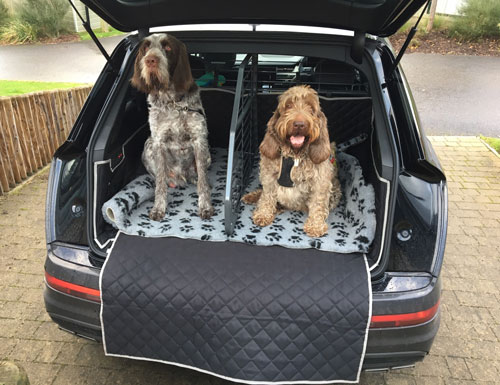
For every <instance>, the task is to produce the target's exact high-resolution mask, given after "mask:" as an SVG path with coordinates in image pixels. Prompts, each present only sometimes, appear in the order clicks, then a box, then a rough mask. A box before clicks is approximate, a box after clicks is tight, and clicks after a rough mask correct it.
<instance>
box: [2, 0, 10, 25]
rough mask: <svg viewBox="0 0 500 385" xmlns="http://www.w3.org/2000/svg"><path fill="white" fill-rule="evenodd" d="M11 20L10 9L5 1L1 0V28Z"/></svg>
mask: <svg viewBox="0 0 500 385" xmlns="http://www.w3.org/2000/svg"><path fill="white" fill-rule="evenodd" d="M9 19H10V13H9V8H7V6H6V5H5V3H4V2H3V0H0V27H3V26H4V25H5V24H7V22H8V21H9Z"/></svg>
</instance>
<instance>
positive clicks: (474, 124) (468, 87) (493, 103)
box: [0, 36, 500, 137]
mask: <svg viewBox="0 0 500 385" xmlns="http://www.w3.org/2000/svg"><path fill="white" fill-rule="evenodd" d="M122 38H123V36H114V37H109V38H104V39H101V42H102V44H103V45H104V47H105V48H106V49H107V51H108V53H111V52H112V50H113V49H114V47H115V46H116V45H117V44H118V43H119V42H120V40H121V39H122ZM104 64H105V59H104V57H103V56H102V55H101V53H100V51H99V50H98V49H97V47H96V46H95V44H94V43H93V42H92V41H84V42H77V43H63V44H54V45H21V46H0V79H5V80H33V81H36V80H38V81H62V82H77V83H94V82H95V81H96V79H97V77H98V75H99V73H100V71H101V70H102V68H103V66H104ZM402 65H403V68H404V71H405V73H406V76H407V78H408V81H409V84H410V87H411V89H412V92H413V96H414V98H415V100H416V104H417V110H418V111H419V115H420V120H421V122H422V126H423V128H424V129H425V131H426V133H427V134H429V135H479V134H482V135H485V136H494V137H500V107H499V101H500V57H487V56H454V55H438V54H421V53H412V54H406V55H405V56H403V60H402Z"/></svg>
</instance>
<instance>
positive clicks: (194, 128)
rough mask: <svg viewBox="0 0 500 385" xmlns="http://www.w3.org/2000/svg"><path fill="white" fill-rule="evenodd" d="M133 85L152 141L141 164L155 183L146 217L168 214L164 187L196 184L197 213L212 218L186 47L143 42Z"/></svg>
mask: <svg viewBox="0 0 500 385" xmlns="http://www.w3.org/2000/svg"><path fill="white" fill-rule="evenodd" d="M131 82H132V85H133V86H134V87H136V88H137V89H138V90H139V91H142V92H144V93H146V94H148V103H149V127H150V129H151V136H150V137H149V138H148V139H147V140H146V143H145V144H144V151H143V153H142V162H143V163H144V166H145V167H146V169H147V170H148V172H149V173H150V174H151V175H152V176H153V177H154V178H155V182H156V187H155V202H154V206H153V208H152V209H151V211H150V212H149V217H150V218H151V219H153V220H156V221H160V220H161V219H162V218H163V217H164V216H165V212H166V210H167V186H169V187H172V188H173V187H176V186H183V185H185V184H186V183H197V187H198V213H199V215H200V217H201V218H203V219H207V218H210V217H211V216H212V215H213V211H214V210H213V207H212V203H211V198H210V185H209V184H208V179H207V169H208V166H209V165H210V161H211V159H210V151H209V147H208V139H207V137H208V131H207V123H206V119H205V111H204V110H203V106H202V104H201V99H200V92H199V90H198V86H197V85H196V84H195V83H194V81H193V77H192V75H191V67H190V65H189V58H188V55H187V51H186V46H185V45H184V44H183V43H182V42H180V41H179V40H177V39H176V38H175V37H173V36H171V35H167V34H164V33H162V34H154V35H151V36H148V37H146V38H145V39H144V40H143V41H142V43H141V46H140V47H139V51H138V53H137V58H136V60H135V69H134V75H133V77H132V80H131Z"/></svg>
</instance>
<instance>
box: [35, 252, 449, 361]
mask: <svg viewBox="0 0 500 385" xmlns="http://www.w3.org/2000/svg"><path fill="white" fill-rule="evenodd" d="M55 252H56V253H59V252H60V250H59V251H58V250H57V249H56V250H55ZM82 253H83V251H81V252H79V253H78V255H67V254H66V255H64V256H63V258H65V259H62V258H59V257H58V256H56V255H55V254H54V252H52V251H49V253H48V255H47V259H46V263H45V270H46V272H47V273H49V274H50V275H52V276H54V277H57V278H59V279H61V280H64V281H67V282H72V283H74V284H77V285H82V286H86V287H91V288H96V289H98V288H99V272H100V268H99V267H97V266H95V267H94V266H91V264H89V263H88V262H87V265H83V264H81V262H83V260H82V259H81V258H82ZM87 260H88V257H87ZM79 262H80V263H79ZM405 281H407V283H408V285H406V286H407V287H412V281H415V282H418V285H414V286H415V287H418V288H416V289H414V290H405V291H391V290H387V287H385V289H384V291H380V290H379V291H377V289H380V285H374V291H373V310H372V313H373V314H374V315H377V314H401V313H411V312H416V311H421V310H425V309H428V308H430V307H432V306H433V305H434V304H435V303H436V302H437V301H438V300H439V298H440V292H441V285H440V280H439V279H436V278H430V277H429V279H428V281H427V284H425V286H423V287H422V282H423V280H422V275H417V276H415V278H414V279H413V278H412V276H411V275H406V276H405ZM44 299H45V307H46V309H47V312H48V313H49V315H50V317H51V318H52V320H53V321H54V322H56V323H57V324H58V325H59V326H60V327H61V328H62V329H64V330H66V331H69V332H71V333H74V334H76V335H78V336H81V337H85V338H90V339H93V340H96V341H98V342H100V341H101V340H102V335H101V326H100V316H99V314H100V304H99V303H97V302H93V301H89V300H85V299H81V298H78V297H74V296H71V295H68V294H65V293H62V292H60V291H56V290H54V289H52V288H51V287H49V286H47V285H46V287H45V290H44ZM439 321H440V313H439V311H438V313H437V314H436V315H435V316H434V317H433V318H432V319H431V320H429V321H427V322H425V323H423V324H418V325H414V326H407V327H394V328H379V329H373V328H371V329H370V332H369V334H368V344H367V349H366V356H365V360H364V364H363V369H364V370H385V369H396V368H398V367H405V366H411V365H413V364H414V363H415V362H417V361H420V360H422V359H423V358H424V357H425V355H426V354H427V353H428V352H429V351H430V348H431V345H432V342H433V340H434V337H435V336H436V334H437V331H438V328H439Z"/></svg>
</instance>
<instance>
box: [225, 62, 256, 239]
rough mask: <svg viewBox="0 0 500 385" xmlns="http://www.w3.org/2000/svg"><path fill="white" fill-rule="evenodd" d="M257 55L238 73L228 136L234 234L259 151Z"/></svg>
mask: <svg viewBox="0 0 500 385" xmlns="http://www.w3.org/2000/svg"><path fill="white" fill-rule="evenodd" d="M256 97H257V55H251V54H248V55H246V56H245V59H244V60H243V61H242V62H241V64H240V66H239V69H238V78H237V83H236V93H235V98H234V105H233V115H232V119H231V129H230V132H229V148H228V164H227V179H226V194H225V199H224V214H225V229H226V233H227V234H228V235H231V234H232V233H233V230H234V225H235V223H236V219H237V217H238V214H239V210H240V204H241V201H240V200H241V195H242V193H243V191H244V189H245V186H246V185H247V184H248V182H249V178H250V174H251V171H252V169H253V168H254V166H255V151H256V148H257V126H256V124H257V117H256V113H257V105H256V104H257V99H256Z"/></svg>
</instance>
